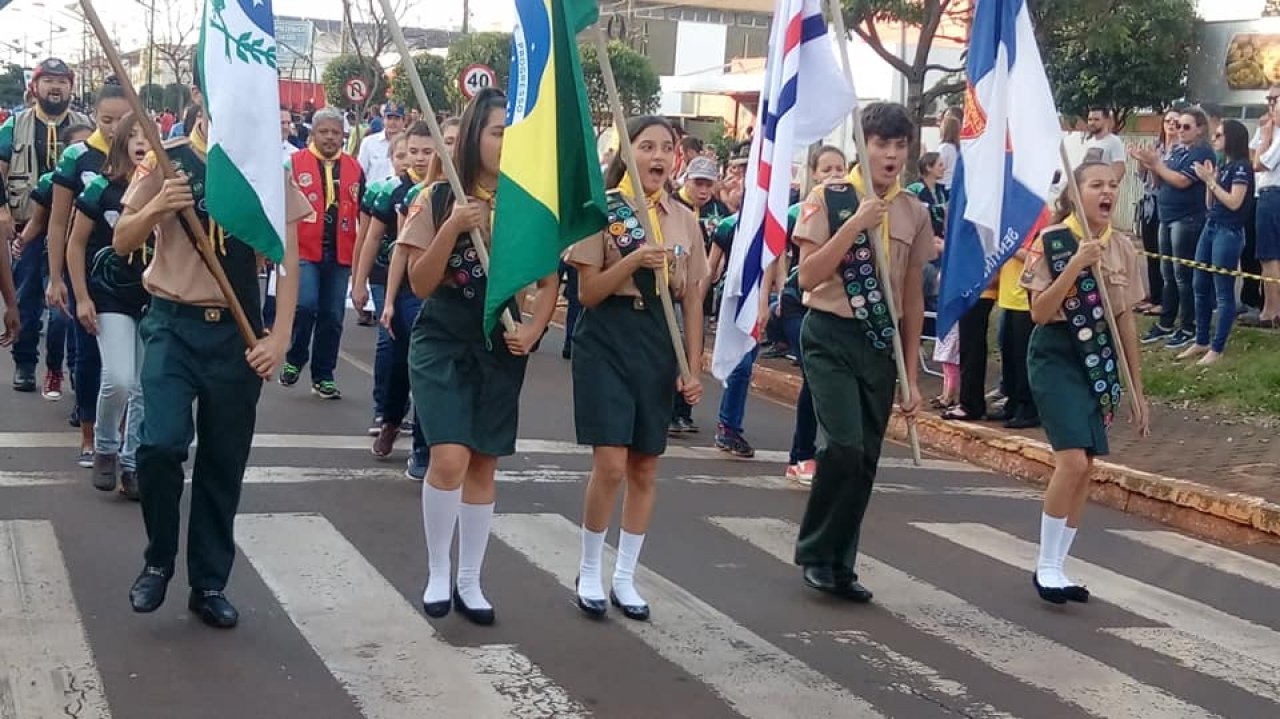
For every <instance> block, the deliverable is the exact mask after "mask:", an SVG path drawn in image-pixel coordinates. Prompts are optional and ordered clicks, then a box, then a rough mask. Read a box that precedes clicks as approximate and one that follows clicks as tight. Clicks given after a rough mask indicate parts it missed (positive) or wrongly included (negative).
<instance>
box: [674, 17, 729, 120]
mask: <svg viewBox="0 0 1280 719" xmlns="http://www.w3.org/2000/svg"><path fill="white" fill-rule="evenodd" d="M728 38H729V28H728V27H726V26H724V25H719V24H714V23H703V22H681V23H679V24H677V26H676V58H675V74H676V75H692V74H694V73H702V72H708V73H709V74H714V75H719V74H723V72H724V69H723V66H724V54H725V44H726V43H727V42H728ZM691 111H692V107H691V106H687V105H686V104H685V98H684V96H683V95H682V94H679V93H663V94H662V100H661V104H660V105H659V106H658V112H659V113H661V114H664V115H679V114H684V113H688V112H691Z"/></svg>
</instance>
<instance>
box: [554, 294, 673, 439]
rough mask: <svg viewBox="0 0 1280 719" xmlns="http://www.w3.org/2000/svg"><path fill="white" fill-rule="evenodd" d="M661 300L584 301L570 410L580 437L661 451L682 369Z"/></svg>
mask: <svg viewBox="0 0 1280 719" xmlns="http://www.w3.org/2000/svg"><path fill="white" fill-rule="evenodd" d="M679 373H680V371H679V368H678V367H677V365H676V357H675V353H674V352H673V351H672V349H671V338H670V334H669V332H668V330H667V323H666V319H665V318H664V317H663V316H662V307H661V306H660V305H659V304H658V301H657V300H656V299H647V300H645V301H644V307H643V308H638V307H637V304H636V302H635V301H634V300H633V299H632V298H631V297H620V296H616V295H615V296H613V297H609V298H608V299H606V300H605V301H604V302H601V303H600V304H599V305H597V306H595V307H591V308H588V309H584V310H583V312H582V316H581V317H580V318H578V324H577V327H576V328H575V329H574V333H573V417H574V424H575V425H576V427H577V431H578V443H579V444H586V445H590V446H592V447H628V448H630V449H631V450H633V451H635V452H638V453H640V454H646V455H651V456H658V455H660V454H662V453H663V452H665V451H666V450H667V426H668V425H669V424H670V423H671V407H672V402H674V401H675V389H676V379H677V377H678V376H679Z"/></svg>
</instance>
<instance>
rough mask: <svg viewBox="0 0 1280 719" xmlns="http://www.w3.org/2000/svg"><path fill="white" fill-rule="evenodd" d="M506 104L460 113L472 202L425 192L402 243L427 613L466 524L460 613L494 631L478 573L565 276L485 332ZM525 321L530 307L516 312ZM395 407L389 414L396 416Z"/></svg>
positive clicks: (446, 596)
mask: <svg viewBox="0 0 1280 719" xmlns="http://www.w3.org/2000/svg"><path fill="white" fill-rule="evenodd" d="M506 107H507V101H506V97H505V96H504V95H503V94H502V93H501V92H499V91H497V90H494V89H491V88H490V89H485V90H482V91H481V92H480V93H479V94H477V95H476V97H475V98H474V99H473V100H472V101H471V104H470V105H468V106H467V109H466V111H465V112H464V113H463V114H462V123H461V127H460V131H459V134H458V143H457V148H458V149H457V153H456V154H455V155H454V161H455V162H456V163H457V168H458V175H459V177H460V179H461V181H462V186H463V188H465V191H466V193H467V198H466V199H465V201H461V202H459V201H455V198H454V197H453V191H452V189H451V188H450V187H449V185H448V184H447V183H437V184H436V185H433V186H431V187H430V188H428V189H427V190H425V191H423V192H421V193H419V194H418V196H417V198H416V199H415V200H414V203H413V205H412V206H411V208H410V211H409V214H408V217H407V219H406V221H405V224H404V228H403V230H402V231H401V233H400V237H399V239H398V240H397V248H396V254H397V255H399V254H400V253H401V252H404V253H405V259H406V261H407V263H408V268H409V282H410V284H411V285H412V286H413V292H414V294H416V295H417V296H418V297H421V298H424V302H423V303H422V309H421V311H420V312H419V313H418V316H417V320H416V321H415V322H414V325H413V334H412V339H411V340H410V346H409V382H410V385H411V386H412V388H413V397H414V405H415V406H416V407H418V408H420V410H421V411H419V412H418V420H419V422H420V424H421V427H422V433H423V435H424V437H425V438H426V442H427V445H428V446H429V447H430V453H431V454H430V462H429V465H428V467H427V473H426V482H425V483H424V485H423V487H422V519H423V526H424V529H425V533H426V537H427V564H428V568H429V576H428V579H427V586H426V590H425V591H424V593H423V597H422V604H423V610H424V611H425V612H426V613H427V615H428V616H431V617H443V616H444V615H446V614H448V613H449V600H450V594H451V593H450V586H449V585H450V576H449V575H450V568H451V567H450V564H451V563H450V551H449V550H450V547H451V545H452V544H453V531H454V526H455V524H456V526H457V528H458V578H457V585H456V588H455V589H454V590H453V591H452V598H453V607H454V608H455V609H457V610H458V611H459V612H460V613H461V614H462V615H463V616H465V617H466V618H467V619H469V620H471V621H472V622H475V623H476V624H492V623H493V621H494V611H493V606H492V605H491V604H490V603H489V601H488V600H487V599H486V598H485V596H484V593H483V592H482V591H481V590H480V569H481V565H482V564H483V562H484V554H485V548H486V547H487V545H488V541H489V527H490V525H491V523H492V520H493V509H494V499H495V496H496V489H495V486H494V473H495V471H496V470H497V467H498V458H499V457H505V456H508V455H511V454H513V453H515V448H516V425H517V420H518V418H519V410H520V406H519V404H520V388H521V386H522V384H523V383H524V373H525V364H526V362H527V361H528V358H529V357H528V355H529V353H530V351H531V350H532V348H533V346H534V345H535V344H536V343H537V341H538V339H539V338H540V337H541V336H542V332H543V330H544V329H546V326H547V323H548V322H550V320H551V313H552V312H553V311H554V310H555V302H556V294H557V292H558V289H559V286H558V283H557V281H556V276H555V274H551V275H548V276H547V277H544V278H543V279H541V280H540V281H539V282H538V294H537V297H536V299H535V300H534V301H533V303H532V306H531V307H530V314H531V315H532V319H530V320H528V321H526V322H524V323H521V324H519V325H518V328H517V329H516V330H515V331H514V332H508V333H505V334H504V333H502V331H501V330H497V331H495V332H494V333H493V334H492V335H490V336H485V335H484V322H483V320H484V318H483V310H484V283H485V281H486V279H487V278H486V277H485V274H484V271H483V269H482V268H481V266H480V264H479V261H478V257H477V255H476V251H475V247H474V246H473V245H472V244H471V243H472V241H473V239H472V238H475V239H476V240H478V241H481V242H488V240H489V229H490V227H491V226H492V224H491V223H492V214H493V203H494V196H493V193H494V190H495V188H496V187H497V184H498V168H499V159H500V156H501V154H502V137H503V131H504V126H505V120H506ZM509 309H510V311H511V313H512V315H513V317H515V318H517V319H518V318H519V317H520V308H518V307H510V308H509ZM387 409H388V411H389V410H390V408H389V407H388V408H387Z"/></svg>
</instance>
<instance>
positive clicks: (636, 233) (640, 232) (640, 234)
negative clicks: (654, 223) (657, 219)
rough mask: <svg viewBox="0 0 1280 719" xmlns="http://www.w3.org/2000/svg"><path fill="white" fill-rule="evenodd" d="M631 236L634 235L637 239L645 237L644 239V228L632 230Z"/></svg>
mask: <svg viewBox="0 0 1280 719" xmlns="http://www.w3.org/2000/svg"><path fill="white" fill-rule="evenodd" d="M631 236H632V237H634V238H635V239H637V240H643V239H644V230H641V229H639V228H637V229H634V230H632V231H631Z"/></svg>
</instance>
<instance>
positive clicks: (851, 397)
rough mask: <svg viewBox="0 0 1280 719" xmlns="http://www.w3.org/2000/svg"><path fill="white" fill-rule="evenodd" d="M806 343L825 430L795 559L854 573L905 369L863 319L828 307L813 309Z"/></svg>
mask: <svg viewBox="0 0 1280 719" xmlns="http://www.w3.org/2000/svg"><path fill="white" fill-rule="evenodd" d="M800 348H801V351H802V352H804V372H805V377H806V379H807V380H808V381H809V390H810V391H811V392H812V393H813V408H814V411H815V413H816V414H817V416H818V429H819V430H820V431H819V433H818V454H817V457H816V459H817V469H816V470H815V471H814V475H813V486H812V488H811V490H810V492H809V504H808V506H807V507H806V508H805V513H804V521H802V522H801V524H800V537H799V538H798V539H797V540H796V559H795V561H796V564H799V565H801V566H806V567H808V566H825V567H833V568H843V569H847V570H849V571H852V570H853V562H854V557H855V556H856V555H857V553H858V537H859V535H860V534H861V532H862V517H863V515H864V514H865V513H866V511H867V502H868V501H870V499H871V487H872V485H873V484H874V483H875V478H876V466H877V464H878V463H879V462H880V449H881V446H882V445H883V444H884V433H885V429H886V428H887V427H888V425H889V412H890V410H891V409H892V407H893V393H894V389H895V384H896V382H897V368H896V367H895V366H894V361H893V354H892V353H890V352H886V351H884V350H878V349H875V348H874V347H872V346H871V344H870V342H868V341H867V339H866V335H865V330H864V328H863V325H862V323H861V322H859V321H857V320H853V319H844V318H841V317H837V316H836V315H833V314H830V313H828V312H821V311H818V310H810V311H809V313H808V315H807V316H806V317H805V320H804V324H803V326H802V327H801V331H800ZM855 576H856V575H855Z"/></svg>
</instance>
